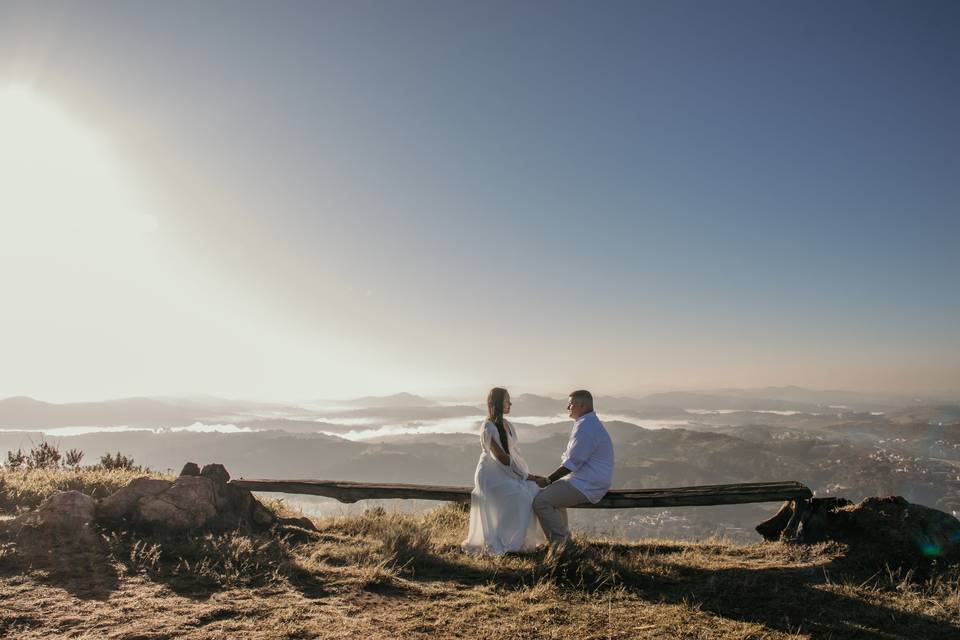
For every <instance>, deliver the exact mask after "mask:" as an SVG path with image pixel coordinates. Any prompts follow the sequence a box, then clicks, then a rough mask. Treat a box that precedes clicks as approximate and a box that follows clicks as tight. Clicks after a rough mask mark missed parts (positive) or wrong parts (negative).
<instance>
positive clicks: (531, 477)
mask: <svg viewBox="0 0 960 640" xmlns="http://www.w3.org/2000/svg"><path fill="white" fill-rule="evenodd" d="M527 480H530V481H532V482H536V483H537V486H538V487H540V488H541V489H542V488H544V487H545V486H547V485H548V484H550V480H548V479H547V478H544V477H543V476H535V475H533V474H532V473H531V474H530V475H529V476H527Z"/></svg>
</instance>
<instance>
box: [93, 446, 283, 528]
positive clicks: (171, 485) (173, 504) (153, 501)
mask: <svg viewBox="0 0 960 640" xmlns="http://www.w3.org/2000/svg"><path fill="white" fill-rule="evenodd" d="M191 464H192V463H188V464H186V465H184V471H185V472H186V471H189V470H192V469H191ZM193 467H197V465H193ZM229 478H230V474H229V473H228V472H227V470H226V469H225V468H224V466H223V465H221V464H208V465H205V466H204V467H203V469H202V470H201V471H199V475H188V474H186V473H184V474H181V475H180V477H178V478H177V479H176V480H175V481H173V482H170V481H168V480H154V479H150V478H137V479H136V480H133V481H132V482H130V484H128V485H127V486H125V487H123V488H121V489H120V490H118V491H116V492H115V493H114V494H113V495H111V496H108V497H107V498H104V499H103V500H102V501H101V502H100V505H99V507H98V510H97V516H98V519H99V520H100V521H102V522H104V523H115V522H117V521H125V522H127V523H129V524H131V525H133V526H135V527H142V528H146V529H151V530H164V531H168V532H186V531H231V530H241V531H254V530H263V529H267V528H269V527H271V526H273V525H274V524H275V523H276V518H275V517H274V515H273V513H272V512H271V511H270V510H269V509H267V508H266V507H264V506H263V505H262V504H261V503H260V502H259V501H258V500H257V499H256V498H254V497H253V494H252V493H250V491H248V490H246V489H242V488H240V487H238V486H236V485H233V484H230V483H229V482H228V480H229Z"/></svg>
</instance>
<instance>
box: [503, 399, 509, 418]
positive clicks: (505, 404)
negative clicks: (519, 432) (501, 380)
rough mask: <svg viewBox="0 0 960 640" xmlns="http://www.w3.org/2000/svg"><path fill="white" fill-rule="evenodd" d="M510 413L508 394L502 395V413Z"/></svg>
mask: <svg viewBox="0 0 960 640" xmlns="http://www.w3.org/2000/svg"><path fill="white" fill-rule="evenodd" d="M508 413H510V394H507V395H505V396H504V397H503V415H507V414H508Z"/></svg>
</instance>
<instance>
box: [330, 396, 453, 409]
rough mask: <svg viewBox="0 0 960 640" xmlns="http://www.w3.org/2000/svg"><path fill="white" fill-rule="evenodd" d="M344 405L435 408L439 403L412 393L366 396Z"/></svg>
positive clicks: (348, 401)
mask: <svg viewBox="0 0 960 640" xmlns="http://www.w3.org/2000/svg"><path fill="white" fill-rule="evenodd" d="M344 404H348V405H350V406H353V407H363V408H373V407H433V406H436V405H437V404H439V403H437V402H435V401H433V400H429V399H427V398H424V397H423V396H418V395H414V394H412V393H406V392H401V393H395V394H393V395H391V396H364V397H362V398H354V399H353V400H347V401H346V402H345V403H344Z"/></svg>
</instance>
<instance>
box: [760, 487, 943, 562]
mask: <svg viewBox="0 0 960 640" xmlns="http://www.w3.org/2000/svg"><path fill="white" fill-rule="evenodd" d="M757 531H758V532H759V533H760V534H761V535H762V536H763V537H764V538H766V539H767V540H785V541H790V542H798V543H804V544H810V543H817V542H825V541H828V540H834V541H837V542H843V543H846V544H848V545H849V546H850V547H851V548H852V549H854V550H863V551H875V552H877V553H879V554H881V556H882V557H883V558H885V559H888V560H890V561H891V562H894V563H899V562H904V561H906V562H914V561H918V560H923V559H933V558H946V559H948V560H954V559H960V520H957V518H955V517H953V516H952V515H950V514H947V513H944V512H943V511H938V510H937V509H931V508H930V507H924V506H922V505H919V504H912V503H910V502H908V501H907V500H905V499H904V498H902V497H900V496H892V497H887V498H866V499H865V500H863V501H861V502H859V503H857V504H853V503H851V502H850V501H849V500H844V499H842V498H814V499H812V500H792V501H790V502H787V503H785V504H784V505H783V506H782V507H781V508H780V511H779V512H777V514H776V515H774V516H773V517H772V518H770V519H769V520H767V521H766V522H763V523H761V524H760V525H758V526H757Z"/></svg>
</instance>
